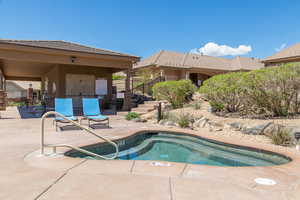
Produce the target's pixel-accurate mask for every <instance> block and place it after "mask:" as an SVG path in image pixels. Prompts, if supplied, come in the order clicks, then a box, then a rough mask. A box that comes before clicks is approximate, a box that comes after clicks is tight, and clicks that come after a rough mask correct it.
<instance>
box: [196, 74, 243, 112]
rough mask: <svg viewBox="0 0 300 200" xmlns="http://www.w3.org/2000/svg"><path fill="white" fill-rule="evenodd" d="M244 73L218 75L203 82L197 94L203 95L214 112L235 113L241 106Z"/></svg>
mask: <svg viewBox="0 0 300 200" xmlns="http://www.w3.org/2000/svg"><path fill="white" fill-rule="evenodd" d="M244 73H245V72H233V73H227V74H220V75H216V76H213V77H212V78H210V79H208V80H206V81H204V83H203V86H202V87H200V89H199V92H200V93H202V94H204V95H205V96H206V98H207V99H208V101H209V103H210V105H211V106H212V107H213V109H214V110H216V111H226V112H237V111H240V109H241V107H242V106H243V104H242V100H243V94H244V90H245V88H244V87H243V85H242V82H243V75H244Z"/></svg>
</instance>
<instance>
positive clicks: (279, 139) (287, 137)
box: [271, 127, 293, 146]
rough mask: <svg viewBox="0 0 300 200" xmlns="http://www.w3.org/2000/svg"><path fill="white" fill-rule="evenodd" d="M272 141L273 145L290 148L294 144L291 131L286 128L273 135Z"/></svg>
mask: <svg viewBox="0 0 300 200" xmlns="http://www.w3.org/2000/svg"><path fill="white" fill-rule="evenodd" d="M271 140H272V143H273V144H276V145H282V146H289V145H291V144H293V137H292V136H291V134H290V131H289V130H288V129H287V128H284V127H281V128H278V130H277V131H276V133H273V134H272V135H271Z"/></svg>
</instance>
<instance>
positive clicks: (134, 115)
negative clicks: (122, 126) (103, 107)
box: [125, 112, 140, 120]
mask: <svg viewBox="0 0 300 200" xmlns="http://www.w3.org/2000/svg"><path fill="white" fill-rule="evenodd" d="M125 118H126V120H132V119H136V118H140V114H138V113H136V112H129V113H128V114H127V115H126V117H125Z"/></svg>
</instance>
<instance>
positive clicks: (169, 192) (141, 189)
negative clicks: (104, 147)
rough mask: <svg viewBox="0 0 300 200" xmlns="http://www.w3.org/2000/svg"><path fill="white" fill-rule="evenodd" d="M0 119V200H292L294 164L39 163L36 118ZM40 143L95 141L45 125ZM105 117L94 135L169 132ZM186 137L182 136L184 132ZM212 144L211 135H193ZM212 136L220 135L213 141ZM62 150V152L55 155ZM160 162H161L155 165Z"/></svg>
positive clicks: (299, 188)
mask: <svg viewBox="0 0 300 200" xmlns="http://www.w3.org/2000/svg"><path fill="white" fill-rule="evenodd" d="M2 116H3V118H5V119H2V120H0V126H1V127H2V128H1V130H0V145H1V148H0V152H1V155H3V156H2V158H1V163H0V174H1V180H0V199H99V198H103V199H196V198H199V197H200V196H205V198H206V199H232V196H233V195H234V197H235V199H272V200H274V199H298V197H299V195H300V175H299V173H298V166H299V165H298V164H296V161H294V162H291V163H289V164H286V165H282V166H273V167H213V166H204V165H191V164H184V163H170V164H168V165H164V164H162V165H161V166H157V165H155V164H154V163H153V161H105V160H104V161H99V160H98V161H97V160H85V159H79V158H70V157H63V156H60V157H40V156H39V151H38V150H39V145H40V143H39V142H40V119H18V117H17V114H16V112H15V110H14V109H11V108H10V109H8V111H5V112H2ZM46 122H47V123H46V142H47V143H54V142H65V143H72V144H75V145H85V144H92V143H97V142H99V140H97V138H95V137H93V136H90V135H88V134H85V132H83V131H64V132H55V129H54V127H53V126H52V119H50V118H49V119H47V121H46ZM124 122H125V121H124V119H123V117H122V116H118V115H117V116H111V125H112V129H98V130H96V132H97V133H98V134H101V135H103V136H107V137H109V138H111V139H116V138H120V137H126V136H129V135H131V134H133V133H136V132H137V131H142V130H171V131H182V130H180V129H176V128H172V129H168V128H164V127H160V126H158V125H152V124H148V123H147V124H146V123H144V124H139V125H138V126H137V124H136V123H134V122H128V121H126V123H124ZM185 132H187V131H185ZM190 133H192V134H199V135H201V136H204V137H209V138H212V139H216V138H217V136H214V135H212V134H210V133H195V132H194V131H190ZM218 137H219V136H218ZM218 139H219V140H222V141H225V142H226V141H227V142H231V143H240V144H243V145H246V144H248V145H250V144H251V145H252V146H259V147H261V148H265V149H273V150H276V151H277V152H282V153H283V152H284V154H287V155H289V156H291V157H292V158H294V159H296V160H297V161H298V162H299V159H300V156H299V152H296V151H294V150H291V149H285V148H279V147H276V149H275V148H274V146H273V145H265V146H262V145H261V144H254V143H253V142H252V143H251V142H248V141H241V140H240V139H239V138H234V137H230V138H228V137H227V138H225V137H224V136H222V138H221V137H219V138H218ZM59 150H60V151H65V150H66V149H59ZM162 163H164V162H162ZM258 177H263V178H270V179H273V180H275V181H276V182H277V184H276V185H273V186H264V185H259V184H256V183H255V182H254V179H255V178H258Z"/></svg>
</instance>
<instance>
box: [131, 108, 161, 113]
mask: <svg viewBox="0 0 300 200" xmlns="http://www.w3.org/2000/svg"><path fill="white" fill-rule="evenodd" d="M153 110H155V108H152V109H151V108H139V107H137V108H133V109H131V111H132V112H144V113H147V112H151V111H153Z"/></svg>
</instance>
